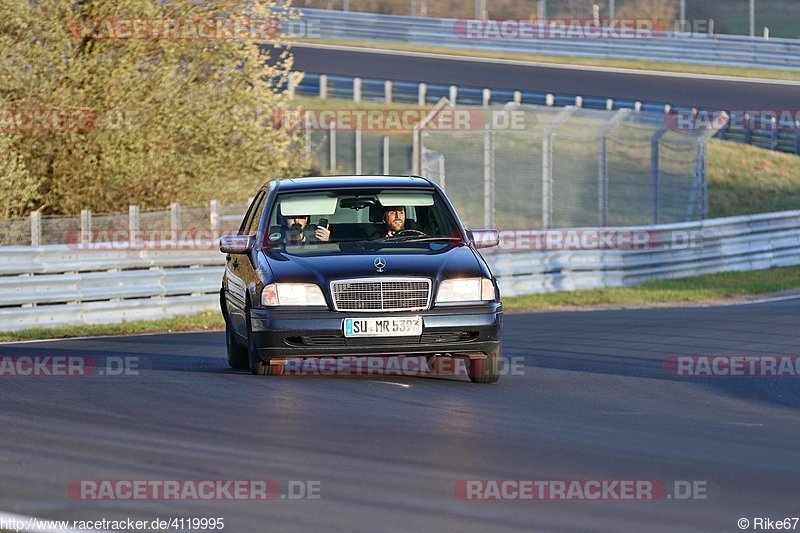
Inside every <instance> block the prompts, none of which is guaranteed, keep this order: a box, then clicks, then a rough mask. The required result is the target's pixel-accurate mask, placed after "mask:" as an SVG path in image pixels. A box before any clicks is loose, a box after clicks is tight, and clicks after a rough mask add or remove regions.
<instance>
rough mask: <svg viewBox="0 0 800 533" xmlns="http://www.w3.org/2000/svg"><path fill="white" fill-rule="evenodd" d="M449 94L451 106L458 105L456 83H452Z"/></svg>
mask: <svg viewBox="0 0 800 533" xmlns="http://www.w3.org/2000/svg"><path fill="white" fill-rule="evenodd" d="M449 94H450V97H449V98H448V100H450V105H451V106H454V105H456V100H457V99H458V87H456V86H455V85H451V86H450V93H449Z"/></svg>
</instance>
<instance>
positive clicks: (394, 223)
mask: <svg viewBox="0 0 800 533" xmlns="http://www.w3.org/2000/svg"><path fill="white" fill-rule="evenodd" d="M383 223H384V224H385V225H386V227H385V228H384V231H383V236H384V237H392V236H394V235H395V234H397V233H399V232H401V231H403V230H406V229H410V230H415V231H417V232H419V228H418V227H417V225H416V224H415V223H414V222H413V221H412V220H406V208H405V207H403V206H402V205H399V206H387V207H386V208H384V211H383Z"/></svg>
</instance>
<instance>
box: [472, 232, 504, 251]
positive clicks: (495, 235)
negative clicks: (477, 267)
mask: <svg viewBox="0 0 800 533" xmlns="http://www.w3.org/2000/svg"><path fill="white" fill-rule="evenodd" d="M467 235H469V238H470V239H472V242H473V243H474V244H475V248H491V247H492V246H497V245H498V244H500V233H499V232H498V231H497V230H496V229H473V230H467Z"/></svg>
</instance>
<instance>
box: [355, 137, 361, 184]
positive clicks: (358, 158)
mask: <svg viewBox="0 0 800 533" xmlns="http://www.w3.org/2000/svg"><path fill="white" fill-rule="evenodd" d="M361 140H362V139H361V128H360V127H357V128H356V176H360V175H361V164H362V161H361V153H362V151H361V148H362V146H361Z"/></svg>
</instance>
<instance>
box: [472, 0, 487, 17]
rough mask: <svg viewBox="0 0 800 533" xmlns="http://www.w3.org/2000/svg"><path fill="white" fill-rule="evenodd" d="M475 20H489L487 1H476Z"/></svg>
mask: <svg viewBox="0 0 800 533" xmlns="http://www.w3.org/2000/svg"><path fill="white" fill-rule="evenodd" d="M475 18H476V19H486V18H488V15H487V13H486V0H475Z"/></svg>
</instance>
